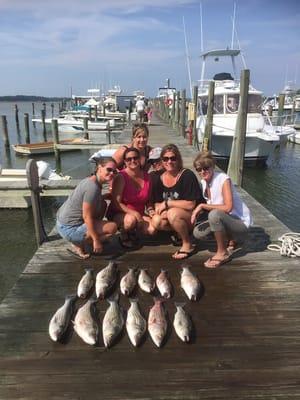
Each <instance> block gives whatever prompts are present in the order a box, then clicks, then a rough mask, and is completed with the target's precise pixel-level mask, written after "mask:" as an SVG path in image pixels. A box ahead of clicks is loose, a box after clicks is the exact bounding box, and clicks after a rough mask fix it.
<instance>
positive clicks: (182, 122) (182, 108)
mask: <svg viewBox="0 0 300 400" xmlns="http://www.w3.org/2000/svg"><path fill="white" fill-rule="evenodd" d="M180 98H181V101H180V122H179V125H180V126H179V130H180V133H181V135H182V136H183V137H185V123H186V122H185V120H186V90H185V89H183V90H182V91H181V96H180Z"/></svg>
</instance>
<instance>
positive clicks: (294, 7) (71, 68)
mask: <svg viewBox="0 0 300 400" xmlns="http://www.w3.org/2000/svg"><path fill="white" fill-rule="evenodd" d="M236 7H237V8H236V31H237V37H238V40H239V43H240V46H241V49H242V52H243V55H244V57H245V60H246V64H247V68H249V69H250V74H251V82H252V84H253V85H254V87H256V88H257V89H260V90H262V91H263V92H264V93H265V94H268V95H271V94H273V93H276V92H278V91H279V90H280V89H282V88H283V86H284V84H285V81H286V80H288V81H292V82H293V83H295V81H296V86H297V87H298V88H299V87H300V40H299V38H300V1H297V0H251V1H250V0H249V1H248V0H239V1H236ZM202 15H203V44H204V50H210V49H214V48H222V47H226V46H230V45H231V30H232V15H233V0H202ZM183 17H184V20H185V26H186V34H187V42H188V51H189V55H190V58H189V59H190V66H191V76H192V80H193V81H194V82H196V81H197V79H200V69H201V61H200V57H199V55H200V53H201V40H200V37H201V34H200V32H201V29H200V1H198V0H197V1H193V0H150V1H149V0H147V1H146V0H88V1H84V0H80V1H78V0H46V1H45V0H44V1H43V0H40V1H38V0H26V1H25V0H0V48H1V62H0V95H16V94H31V95H45V96H69V95H70V93H71V87H72V91H73V93H75V94H86V91H87V89H88V88H91V87H98V88H99V87H101V88H103V89H104V90H107V89H108V88H109V87H111V86H113V85H117V84H118V85H120V86H121V88H122V89H123V92H124V93H126V94H130V93H132V91H134V90H144V91H145V93H146V95H147V96H155V95H156V93H157V89H158V87H160V86H164V85H165V83H166V78H170V80H171V85H172V86H175V87H176V88H177V89H183V88H186V89H188V88H189V80H188V72H187V66H186V65H187V62H186V50H185V41H184V34H183ZM235 44H236V45H237V41H235ZM225 70H227V68H225ZM220 71H221V72H222V71H224V67H222V65H220V63H214V64H211V63H210V64H209V65H208V66H207V74H206V77H207V78H210V77H212V75H213V74H214V73H215V72H220Z"/></svg>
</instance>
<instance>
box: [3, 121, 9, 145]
mask: <svg viewBox="0 0 300 400" xmlns="http://www.w3.org/2000/svg"><path fill="white" fill-rule="evenodd" d="M1 123H2V136H3V142H4V146H5V147H9V137H8V128H7V119H6V115H2V116H1Z"/></svg>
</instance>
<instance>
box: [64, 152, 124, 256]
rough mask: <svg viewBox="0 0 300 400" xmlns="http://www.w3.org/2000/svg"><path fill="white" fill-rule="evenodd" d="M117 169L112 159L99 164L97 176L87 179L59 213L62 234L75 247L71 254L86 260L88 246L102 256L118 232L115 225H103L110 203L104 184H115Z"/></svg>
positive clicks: (99, 161) (100, 161) (79, 185)
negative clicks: (103, 192)
mask: <svg viewBox="0 0 300 400" xmlns="http://www.w3.org/2000/svg"><path fill="white" fill-rule="evenodd" d="M116 168H117V166H116V162H115V160H113V159H112V158H111V159H106V160H103V159H100V160H97V165H96V170H95V174H94V175H92V176H90V177H87V178H85V179H83V180H82V181H81V182H80V183H79V184H78V185H77V186H76V188H75V189H74V190H73V192H72V193H71V194H70V196H69V197H68V199H67V200H66V201H65V203H64V204H63V205H62V206H61V207H60V208H59V210H58V212H57V220H56V228H57V231H58V233H59V234H60V236H61V237H63V238H64V239H66V240H68V241H69V242H71V243H72V249H68V250H69V251H70V252H72V253H73V254H74V255H76V256H77V257H79V258H81V259H83V260H84V259H87V258H89V257H90V253H88V252H87V251H86V246H87V245H92V249H93V252H94V253H101V252H102V250H103V246H102V242H104V241H105V240H107V238H108V237H110V236H111V235H113V234H114V233H116V231H117V225H116V224H115V223H114V222H108V221H103V216H104V214H105V211H106V202H105V200H104V199H103V196H102V184H103V183H109V182H111V181H112V179H113V177H114V175H115V174H116V172H117V169H116Z"/></svg>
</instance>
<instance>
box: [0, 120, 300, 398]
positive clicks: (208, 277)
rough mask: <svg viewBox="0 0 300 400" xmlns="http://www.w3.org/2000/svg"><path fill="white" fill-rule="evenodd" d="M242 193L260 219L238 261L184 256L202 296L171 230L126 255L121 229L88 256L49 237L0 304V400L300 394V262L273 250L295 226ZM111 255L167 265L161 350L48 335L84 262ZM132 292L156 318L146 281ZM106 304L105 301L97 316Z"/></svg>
mask: <svg viewBox="0 0 300 400" xmlns="http://www.w3.org/2000/svg"><path fill="white" fill-rule="evenodd" d="M153 123H154V124H153V126H150V144H152V145H154V146H156V145H159V144H162V143H163V144H165V143H169V142H171V143H172V142H173V143H176V144H177V145H178V146H179V148H180V150H181V152H182V154H183V157H184V163H185V166H187V167H191V165H192V160H193V157H194V156H195V154H196V152H195V150H194V149H193V148H192V147H191V146H188V145H187V144H186V141H185V139H183V138H181V137H179V136H178V135H177V133H175V132H174V131H173V130H172V129H171V128H169V127H168V126H167V125H166V124H165V123H163V122H161V121H159V120H158V119H157V118H155V119H154V120H153ZM242 195H243V198H244V199H245V200H246V202H247V204H248V205H249V207H250V209H251V211H252V213H253V216H254V222H255V225H254V226H253V227H252V228H251V232H250V234H249V238H248V240H247V243H246V244H245V246H244V247H243V249H242V250H241V251H240V252H239V253H238V254H236V257H235V258H234V259H233V260H232V262H231V263H228V264H225V265H224V266H222V267H221V268H219V269H216V270H210V269H206V268H204V267H203V262H204V261H205V260H206V259H207V258H208V256H209V250H212V248H213V244H212V243H210V242H204V243H202V244H201V245H200V246H199V251H198V252H197V254H195V255H194V256H192V257H191V258H189V259H188V260H187V261H188V263H189V264H190V265H191V269H192V271H193V272H195V273H196V274H197V276H198V277H199V278H200V280H201V281H202V283H203V288H204V290H203V293H202V297H201V298H200V300H199V301H197V302H194V303H191V302H189V301H188V300H187V298H186V297H185V295H184V293H183V292H182V290H181V289H180V286H179V280H180V275H179V271H180V268H179V267H180V265H181V262H180V261H178V260H173V259H172V258H171V254H172V253H173V252H174V251H175V250H176V249H175V248H174V247H173V246H172V245H171V244H170V243H169V241H168V240H167V239H164V240H163V242H162V244H158V242H157V241H155V240H152V241H151V240H150V239H148V240H146V241H145V243H144V246H143V247H141V248H139V249H137V250H134V251H130V252H124V251H122V249H121V248H120V247H119V246H118V245H117V240H116V238H115V240H114V242H113V243H112V244H110V245H108V246H107V247H106V248H105V252H104V254H103V255H102V256H97V257H96V256H95V257H92V258H91V259H90V260H87V261H80V260H77V259H75V258H73V257H72V256H71V255H70V254H68V252H67V251H66V247H67V244H66V243H65V242H64V241H63V240H61V239H59V238H58V237H57V236H55V235H52V237H51V240H50V241H49V242H46V243H44V244H43V245H42V246H41V247H40V248H39V249H38V250H37V252H36V253H35V255H34V256H33V258H32V259H31V261H30V262H29V263H28V265H27V266H26V268H25V270H24V271H23V273H22V274H21V276H20V277H19V279H18V281H17V282H16V284H15V286H14V287H13V288H12V289H11V291H10V292H9V294H8V295H7V297H6V298H5V299H4V300H3V302H2V303H1V305H0V354H1V358H0V371H1V372H0V399H3V400H10V399H22V400H35V399H39V400H41V399H43V400H44V399H55V400H58V399H68V400H75V399H77V400H79V399H81V400H87V399H103V400H104V399H110V400H121V399H122V400H123V399H172V400H173V399H184V400H188V399H231V400H241V399H263V400H267V399H269V400H271V399H272V400H275V399H276V400H277V399H278V400H279V399H280V400H283V399H284V400H288V399H299V398H300V375H299V370H300V335H299V331H300V300H299V293H300V268H299V259H291V258H286V257H281V256H280V255H279V254H278V253H275V252H270V251H268V250H266V245H267V243H268V242H269V241H274V240H276V239H277V238H278V237H279V236H280V235H281V234H283V233H285V232H287V231H288V228H287V227H286V226H284V225H283V224H282V223H281V222H280V221H278V220H277V219H276V218H275V217H274V216H273V215H272V214H270V213H269V212H268V211H267V210H266V209H264V208H263V207H262V206H261V205H260V204H259V203H258V202H256V201H255V200H254V199H253V198H252V197H250V196H249V195H248V194H246V193H245V192H244V191H242ZM20 250H21V249H20ZM16 251H19V250H18V249H16ZM111 253H113V254H115V255H118V256H119V257H118V263H119V269H120V274H121V276H122V275H124V272H125V271H126V270H127V267H132V266H133V267H138V268H142V267H147V268H148V270H149V272H150V274H151V275H152V276H156V275H157V274H158V273H159V271H160V269H161V268H166V269H168V271H169V274H170V278H171V281H172V283H173V286H174V296H173V298H172V299H170V300H167V301H166V303H165V309H166V311H167V315H168V320H169V330H168V334H167V338H166V341H165V344H164V346H163V347H162V348H161V349H158V348H156V347H155V345H154V344H153V343H152V341H151V338H150V337H149V335H148V334H147V335H146V338H145V341H144V342H143V343H142V345H141V346H140V347H139V348H133V347H132V345H131V344H130V342H129V339H128V337H127V334H126V333H125V331H124V333H123V334H122V336H121V337H120V339H119V340H118V341H117V343H116V344H115V345H114V346H113V347H112V348H111V349H105V348H104V345H103V340H102V334H100V340H99V345H97V346H95V347H91V346H88V345H87V344H84V343H83V342H82V341H81V339H80V338H79V337H78V336H77V335H76V334H75V333H74V332H73V331H72V329H70V332H69V335H68V337H67V338H66V340H65V342H64V343H53V342H52V341H51V340H50V338H49V336H48V323H49V320H50V317H51V316H52V314H53V313H54V312H55V310H56V309H57V308H58V307H59V306H60V305H61V304H62V303H63V301H64V297H65V295H67V294H70V293H75V292H76V287H77V284H78V282H79V280H80V278H81V276H82V274H83V268H84V267H85V266H92V267H94V268H95V271H96V272H98V271H99V270H100V269H101V268H103V267H104V266H105V265H107V262H108V258H109V257H110V255H111ZM7 268H9V265H8V266H7ZM136 295H137V297H138V298H139V301H140V306H141V309H142V312H143V314H144V315H145V316H148V311H149V307H150V305H151V304H152V303H153V300H152V296H150V295H148V294H146V293H142V292H141V291H140V290H138V291H137V292H136ZM120 302H121V304H122V306H123V307H124V308H125V309H128V307H129V302H128V299H127V298H125V297H124V296H121V300H120ZM174 302H185V303H186V310H187V311H188V312H189V314H190V315H191V317H192V320H193V324H194V335H193V339H192V342H191V343H190V344H184V343H182V342H181V341H180V340H179V338H178V337H177V336H176V334H175V331H174V329H173V327H172V321H173V317H174V312H175V305H174ZM80 304H82V301H81V300H80V301H79V300H78V301H77V303H76V305H77V307H78V306H79V305H80ZM107 306H108V304H107V302H106V301H99V302H98V303H97V309H98V311H99V319H100V321H101V322H102V319H103V315H104V312H105V310H106V309H107Z"/></svg>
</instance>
